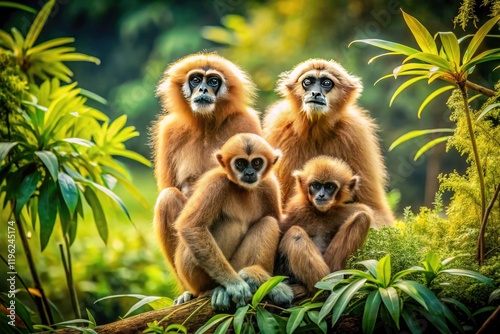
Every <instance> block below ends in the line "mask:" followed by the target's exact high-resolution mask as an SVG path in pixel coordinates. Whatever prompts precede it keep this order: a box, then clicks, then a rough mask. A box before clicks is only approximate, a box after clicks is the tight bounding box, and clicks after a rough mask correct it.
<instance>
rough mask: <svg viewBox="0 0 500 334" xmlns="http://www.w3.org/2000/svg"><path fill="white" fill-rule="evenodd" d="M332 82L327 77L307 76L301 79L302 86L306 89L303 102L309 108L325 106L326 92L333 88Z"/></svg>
mask: <svg viewBox="0 0 500 334" xmlns="http://www.w3.org/2000/svg"><path fill="white" fill-rule="evenodd" d="M333 86H334V83H333V81H332V80H331V79H330V78H327V77H320V78H316V77H312V76H311V77H307V78H305V79H304V80H302V87H303V88H304V90H305V91H306V92H305V94H304V98H303V103H304V104H305V105H308V106H309V107H310V108H311V109H320V110H321V109H323V108H324V107H326V106H327V101H326V94H328V92H329V91H330V90H331V89H332V88H333Z"/></svg>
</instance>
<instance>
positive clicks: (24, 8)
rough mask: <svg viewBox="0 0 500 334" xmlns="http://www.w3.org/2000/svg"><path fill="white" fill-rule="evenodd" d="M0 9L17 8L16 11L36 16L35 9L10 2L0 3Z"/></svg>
mask: <svg viewBox="0 0 500 334" xmlns="http://www.w3.org/2000/svg"><path fill="white" fill-rule="evenodd" d="M0 7H10V8H17V9H20V10H24V11H26V12H29V13H32V14H36V9H34V8H32V7H30V6H26V5H22V4H20V3H15V2H12V1H0Z"/></svg>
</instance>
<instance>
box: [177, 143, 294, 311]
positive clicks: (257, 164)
mask: <svg viewBox="0 0 500 334" xmlns="http://www.w3.org/2000/svg"><path fill="white" fill-rule="evenodd" d="M279 156H280V152H279V151H276V150H274V149H273V148H271V146H270V145H269V144H268V143H267V142H266V141H265V140H264V139H263V138H261V137H260V136H257V135H255V134H238V135H235V136H233V137H231V138H230V139H229V140H228V141H227V142H226V143H225V144H224V145H223V146H222V148H221V149H220V151H219V152H218V153H216V158H217V161H218V163H219V165H220V166H219V167H217V168H214V169H212V170H210V171H208V172H206V173H205V174H204V175H203V176H202V177H201V179H200V180H199V181H198V183H197V185H196V187H195V190H194V193H193V195H192V196H191V197H190V198H189V199H188V200H187V203H186V205H185V207H184V209H183V210H182V212H181V213H180V215H179V217H178V218H177V220H176V222H175V228H176V229H177V231H178V233H179V242H178V246H177V249H176V252H175V267H176V269H177V275H178V277H179V279H180V281H181V283H182V285H183V287H184V288H185V289H186V290H187V291H186V292H185V293H183V294H182V295H181V296H180V297H178V298H177V299H176V304H180V303H183V302H185V301H187V300H189V299H191V298H192V297H193V296H202V295H207V294H212V300H211V301H212V306H213V307H214V309H216V310H223V309H227V308H229V307H230V301H232V302H234V303H235V304H236V306H238V307H239V306H243V305H245V303H246V302H247V301H248V300H249V299H250V298H251V297H252V294H253V293H254V292H255V291H256V290H257V288H258V287H259V286H260V285H261V284H262V283H264V282H265V281H267V280H268V279H269V278H270V273H272V272H273V269H274V258H275V256H276V252H277V249H278V243H279V236H280V230H279V225H278V219H279V218H280V216H281V202H280V194H279V185H278V182H277V180H276V178H275V176H274V175H273V174H272V172H271V169H272V167H273V166H274V164H275V163H276V161H277V160H278V158H279ZM269 296H270V298H271V300H272V301H273V302H275V303H278V304H289V303H290V302H291V300H292V298H293V293H292V291H291V289H290V288H289V287H288V286H287V285H285V284H283V283H280V284H279V285H278V286H276V287H275V288H274V289H273V290H272V291H271V293H270V294H269Z"/></svg>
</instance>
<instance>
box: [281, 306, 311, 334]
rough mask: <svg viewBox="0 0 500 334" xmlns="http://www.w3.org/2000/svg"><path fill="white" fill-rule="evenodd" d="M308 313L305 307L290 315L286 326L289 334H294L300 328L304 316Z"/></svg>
mask: <svg viewBox="0 0 500 334" xmlns="http://www.w3.org/2000/svg"><path fill="white" fill-rule="evenodd" d="M307 311H308V309H307V308H305V307H300V308H297V309H295V310H293V311H292V313H291V314H290V318H288V322H287V324H286V332H287V334H291V333H294V331H295V329H297V327H299V326H300V323H301V322H302V320H303V319H304V315H305V314H306V312H307Z"/></svg>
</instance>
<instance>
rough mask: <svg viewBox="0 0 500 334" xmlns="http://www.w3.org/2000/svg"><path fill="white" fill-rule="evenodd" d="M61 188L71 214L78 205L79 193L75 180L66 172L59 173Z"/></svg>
mask: <svg viewBox="0 0 500 334" xmlns="http://www.w3.org/2000/svg"><path fill="white" fill-rule="evenodd" d="M58 180H59V189H60V190H61V195H62V197H63V199H64V202H65V203H66V205H67V206H68V209H69V212H70V213H71V215H73V214H74V212H75V209H76V205H77V204H78V198H79V193H78V189H77V188H76V184H75V181H74V180H73V178H71V176H69V175H68V174H66V173H64V172H60V173H59V175H58Z"/></svg>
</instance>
